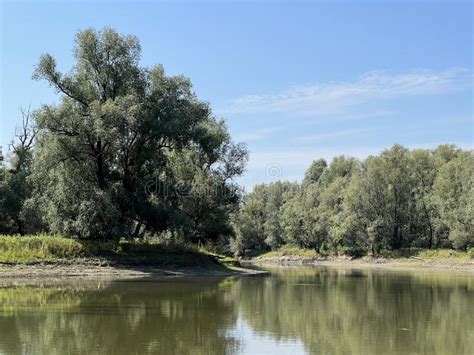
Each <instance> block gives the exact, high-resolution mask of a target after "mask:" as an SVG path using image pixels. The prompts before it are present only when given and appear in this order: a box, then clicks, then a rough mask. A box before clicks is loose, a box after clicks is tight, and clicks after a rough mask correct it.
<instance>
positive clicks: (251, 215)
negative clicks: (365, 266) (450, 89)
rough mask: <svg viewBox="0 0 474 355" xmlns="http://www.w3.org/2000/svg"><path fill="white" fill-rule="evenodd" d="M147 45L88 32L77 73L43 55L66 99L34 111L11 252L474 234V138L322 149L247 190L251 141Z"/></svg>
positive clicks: (439, 244)
mask: <svg viewBox="0 0 474 355" xmlns="http://www.w3.org/2000/svg"><path fill="white" fill-rule="evenodd" d="M140 52H141V48H140V44H139V41H138V39H137V38H136V37H135V36H130V35H121V34H119V33H117V32H116V31H115V30H113V29H110V28H106V29H104V30H102V31H96V30H93V29H87V30H84V31H81V32H79V33H78V34H77V35H76V38H75V46H74V58H75V61H76V62H75V65H74V66H73V68H72V69H71V70H70V71H69V72H68V73H67V74H63V73H61V72H60V71H59V70H58V69H57V66H56V62H55V60H54V58H53V57H52V56H50V55H48V54H45V55H43V56H42V57H41V58H40V61H39V63H38V65H37V67H36V69H35V71H34V74H33V78H34V79H36V80H45V81H46V82H48V83H49V84H50V85H51V87H52V88H53V89H54V90H55V91H56V92H57V93H58V94H59V96H60V97H59V102H58V103H57V104H53V105H43V106H42V107H40V108H38V109H36V110H34V111H30V110H27V111H25V112H22V116H23V120H22V127H21V130H19V131H17V132H16V140H15V141H14V142H12V144H11V148H12V153H11V154H10V156H9V159H8V163H5V164H3V165H0V234H3V236H0V262H10V263H11V262H13V263H15V262H18V263H21V262H23V263H29V262H38V261H52V260H60V259H67V258H71V257H92V256H96V255H111V254H113V255H115V256H117V255H121V256H122V257H123V256H124V255H125V254H126V255H127V256H128V259H127V258H125V259H127V260H129V259H133V258H137V260H139V261H140V260H142V261H143V259H140V257H139V256H138V254H137V253H136V252H131V251H137V250H144V249H146V248H148V251H149V253H148V257H147V259H146V260H148V261H150V259H152V258H153V257H150V255H155V256H154V257H155V258H157V255H168V256H169V258H179V256H178V255H179V253H177V252H176V250H178V249H176V248H177V247H180V248H183V249H180V250H185V255H186V257H187V256H189V255H190V254H186V253H187V252H188V251H189V249H186V248H191V249H192V250H194V251H196V252H198V251H197V250H198V247H196V246H203V245H205V246H207V247H208V248H211V249H212V250H214V251H216V250H217V251H219V252H220V253H221V254H226V255H231V254H233V255H236V256H238V257H248V256H255V255H257V254H261V253H265V252H269V251H271V250H274V251H275V250H279V249H280V248H282V247H283V248H287V250H288V249H289V248H292V246H295V247H297V248H300V249H301V248H303V249H306V251H305V253H309V254H311V253H317V254H318V255H327V254H349V255H353V256H362V255H366V254H371V255H374V256H377V255H384V253H387V252H390V251H397V250H405V249H407V248H421V249H436V248H454V249H457V250H459V251H464V252H466V251H468V250H469V249H470V248H472V247H474V183H473V175H474V157H473V154H472V151H466V150H462V149H459V148H457V147H455V146H453V145H441V146H439V147H438V148H436V149H433V150H428V149H416V150H411V151H409V150H408V149H406V148H404V147H402V146H400V145H395V146H393V147H392V148H390V149H387V150H384V151H383V152H382V153H381V154H380V155H378V156H370V157H368V158H367V159H365V160H364V161H359V160H357V159H355V158H351V157H345V156H341V157H336V158H334V160H333V161H332V162H331V163H330V164H329V165H328V164H327V162H326V161H325V160H323V159H320V160H316V161H314V162H313V164H312V165H311V166H310V167H309V169H308V171H307V172H306V175H305V178H304V180H303V181H302V183H291V182H280V181H278V182H274V183H271V184H269V185H259V186H256V187H255V189H254V191H253V192H252V193H250V194H248V195H245V194H244V193H243V192H242V191H241V190H239V188H238V185H237V183H236V182H235V179H236V178H237V177H238V176H240V175H241V174H242V173H243V172H244V169H245V164H246V161H247V159H248V152H247V149H246V146H245V144H242V143H235V142H233V141H232V139H231V137H230V134H229V132H228V130H227V128H226V126H225V123H224V121H222V120H218V119H217V118H216V117H215V116H214V115H213V113H212V111H211V108H210V107H209V105H208V104H207V103H206V102H203V101H200V100H199V99H198V98H197V96H196V95H195V93H194V92H193V90H192V86H191V83H190V81H189V80H188V79H186V78H184V77H182V76H167V75H166V74H165V71H164V69H163V67H162V66H160V65H157V66H154V67H149V68H143V67H141V66H140V63H139V61H140ZM13 235H16V236H13ZM28 235H39V236H36V237H32V236H30V237H27V236H28ZM150 241H153V242H150ZM170 248H171V249H170ZM173 248H174V249H173ZM172 250H173V251H174V252H172ZM173 253H174V254H173ZM193 253H194V252H193ZM471 254H472V249H471ZM193 255H195V254H193ZM119 259H120V260H124V259H123V258H119ZM193 260H198V261H197V262H200V261H199V260H201V259H199V258H197V259H193Z"/></svg>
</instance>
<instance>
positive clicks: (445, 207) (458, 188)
mask: <svg viewBox="0 0 474 355" xmlns="http://www.w3.org/2000/svg"><path fill="white" fill-rule="evenodd" d="M433 190H434V191H433V194H434V201H435V203H436V205H437V207H438V209H439V213H440V215H441V218H442V220H443V221H444V223H445V224H446V225H447V226H448V228H449V239H450V240H451V242H452V243H453V245H454V247H455V248H457V249H466V248H470V247H473V246H474V156H473V154H472V152H463V153H462V154H461V153H460V154H459V155H458V157H457V158H454V159H452V160H451V161H449V162H448V163H446V164H445V165H444V166H443V167H442V168H441V170H440V172H439V174H438V176H437V178H436V181H435V182H434V186H433Z"/></svg>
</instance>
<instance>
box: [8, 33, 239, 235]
mask: <svg viewBox="0 0 474 355" xmlns="http://www.w3.org/2000/svg"><path fill="white" fill-rule="evenodd" d="M73 53H74V58H75V64H74V66H73V67H72V69H71V70H70V71H69V72H68V73H61V72H60V71H59V70H58V68H57V66H56V61H55V59H54V58H53V57H52V56H50V55H49V54H45V55H43V56H42V57H41V59H40V61H39V64H38V66H37V67H36V70H35V72H34V75H33V78H34V79H37V80H45V81H46V82H47V83H49V85H50V86H51V87H52V88H53V89H54V90H55V91H56V92H57V93H58V94H59V95H60V97H59V98H60V100H59V103H58V104H54V105H43V106H42V107H41V108H39V109H38V110H36V111H33V112H30V111H28V112H24V114H23V125H22V128H21V129H20V130H19V131H18V132H16V133H17V134H16V140H15V142H13V143H12V145H11V148H12V150H13V152H12V154H11V156H10V162H9V164H3V165H2V166H1V168H0V234H2V233H3V234H31V233H38V232H47V233H59V234H63V235H66V236H71V237H77V238H82V239H119V238H121V237H126V238H144V237H147V236H160V237H162V238H165V239H167V240H172V241H177V242H196V243H201V242H207V241H211V242H216V241H219V240H220V239H223V238H224V239H225V238H227V239H228V235H229V234H231V233H232V226H231V224H230V219H229V216H230V213H231V212H235V211H236V210H237V208H238V204H239V201H240V195H239V193H238V189H237V185H236V184H235V182H234V178H235V177H236V176H238V175H240V174H241V173H242V172H243V170H244V166H245V163H246V161H247V150H246V147H245V146H244V145H242V144H235V143H233V142H232V140H231V137H230V135H229V132H228V130H227V128H226V126H225V124H224V122H223V121H222V120H218V119H216V118H215V117H214V115H213V114H212V111H211V109H210V107H209V105H208V104H207V103H206V102H203V101H200V100H199V99H198V98H197V97H196V95H195V94H194V92H193V90H192V86H191V83H190V81H189V80H188V79H186V78H184V77H182V76H167V75H166V74H165V72H164V69H163V67H162V66H160V65H158V66H154V67H151V68H143V67H141V66H140V65H139V60H140V53H141V48H140V44H139V42H138V39H137V38H136V37H135V36H128V35H121V34H119V33H117V32H116V31H114V30H112V29H109V28H106V29H104V30H103V31H95V30H93V29H87V30H85V31H81V32H79V33H78V34H77V36H76V39H75V46H74V52H73ZM150 183H152V184H156V185H158V186H166V189H157V188H150ZM210 186H215V187H217V190H218V193H205V194H203V193H200V192H201V191H203V190H206V189H209V187H210Z"/></svg>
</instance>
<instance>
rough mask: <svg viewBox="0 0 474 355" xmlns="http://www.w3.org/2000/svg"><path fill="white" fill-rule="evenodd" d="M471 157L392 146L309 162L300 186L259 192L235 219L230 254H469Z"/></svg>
mask: <svg viewBox="0 0 474 355" xmlns="http://www.w3.org/2000/svg"><path fill="white" fill-rule="evenodd" d="M473 179H474V156H473V153H472V151H465V150H461V149H459V148H457V147H455V146H453V145H440V146H439V147H437V148H436V149H433V150H428V149H415V150H411V151H409V150H408V149H406V148H404V147H402V146H400V145H394V146H393V147H392V148H390V149H386V150H384V151H383V152H382V153H381V154H380V155H378V156H370V157H368V158H367V159H365V160H364V161H359V160H357V159H355V158H350V157H345V156H340V157H336V158H334V159H333V161H332V162H331V164H329V165H328V164H327V162H326V161H325V160H323V159H320V160H316V161H314V162H313V163H312V164H311V166H310V167H309V169H308V170H307V172H306V174H305V177H304V180H303V181H302V183H301V184H299V183H291V182H281V181H277V182H275V183H271V184H269V185H258V186H256V187H255V188H254V191H253V192H252V193H251V194H249V195H248V196H246V197H245V200H244V202H243V204H242V206H241V208H240V211H239V212H238V213H237V214H236V215H235V216H234V227H235V232H236V233H235V238H234V239H233V240H232V244H233V249H234V251H235V252H236V253H237V254H239V255H252V254H256V253H260V252H263V251H266V250H270V249H275V248H278V247H279V246H282V245H284V244H293V245H297V246H300V247H302V248H314V249H316V250H317V251H318V252H321V253H344V254H351V255H365V254H372V255H378V254H380V253H381V252H382V251H385V250H397V249H400V248H409V247H418V248H440V247H454V248H456V249H466V248H470V247H474V180H473Z"/></svg>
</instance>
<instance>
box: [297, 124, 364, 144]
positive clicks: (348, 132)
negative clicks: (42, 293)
mask: <svg viewBox="0 0 474 355" xmlns="http://www.w3.org/2000/svg"><path fill="white" fill-rule="evenodd" d="M370 131H373V129H371V128H354V129H344V130H340V131H334V132H326V133H316V134H310V135H305V136H300V137H297V138H295V141H298V142H300V143H316V142H322V141H327V140H330V139H333V138H339V137H346V136H354V135H360V134H363V133H367V132H370Z"/></svg>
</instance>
